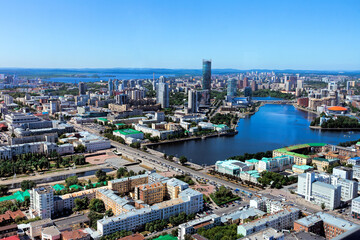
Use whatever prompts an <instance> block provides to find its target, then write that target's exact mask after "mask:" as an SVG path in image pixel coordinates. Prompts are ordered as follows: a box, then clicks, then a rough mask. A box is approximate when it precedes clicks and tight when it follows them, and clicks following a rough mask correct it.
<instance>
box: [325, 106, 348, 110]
mask: <svg viewBox="0 0 360 240" xmlns="http://www.w3.org/2000/svg"><path fill="white" fill-rule="evenodd" d="M328 110H330V111H347V108H344V107H340V106H333V107H329V108H328Z"/></svg>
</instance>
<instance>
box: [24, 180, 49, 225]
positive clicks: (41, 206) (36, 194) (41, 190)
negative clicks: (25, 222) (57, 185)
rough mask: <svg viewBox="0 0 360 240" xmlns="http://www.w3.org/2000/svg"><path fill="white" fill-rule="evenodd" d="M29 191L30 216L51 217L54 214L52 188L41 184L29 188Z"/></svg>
mask: <svg viewBox="0 0 360 240" xmlns="http://www.w3.org/2000/svg"><path fill="white" fill-rule="evenodd" d="M29 193H30V209H29V211H30V216H31V217H33V218H35V217H40V218H41V219H45V218H51V216H52V215H53V214H54V189H53V188H52V187H51V186H48V185H47V186H43V187H38V188H33V189H31V190H29Z"/></svg>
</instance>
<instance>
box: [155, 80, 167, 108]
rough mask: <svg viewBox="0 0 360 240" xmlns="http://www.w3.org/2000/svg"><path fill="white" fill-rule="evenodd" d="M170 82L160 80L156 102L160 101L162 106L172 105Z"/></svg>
mask: <svg viewBox="0 0 360 240" xmlns="http://www.w3.org/2000/svg"><path fill="white" fill-rule="evenodd" d="M169 101H170V90H169V84H168V83H165V82H159V84H158V88H157V94H156V103H160V104H161V107H162V108H168V107H169V105H170V102H169Z"/></svg>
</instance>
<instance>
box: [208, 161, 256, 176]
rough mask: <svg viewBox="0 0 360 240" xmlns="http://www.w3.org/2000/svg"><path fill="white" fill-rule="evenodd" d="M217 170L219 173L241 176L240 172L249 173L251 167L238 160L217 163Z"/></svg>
mask: <svg viewBox="0 0 360 240" xmlns="http://www.w3.org/2000/svg"><path fill="white" fill-rule="evenodd" d="M215 170H216V171H217V172H219V173H223V174H229V175H232V176H237V177H239V176H240V172H243V171H249V170H250V168H249V165H248V164H246V163H243V162H241V161H238V160H225V161H217V162H216V163H215Z"/></svg>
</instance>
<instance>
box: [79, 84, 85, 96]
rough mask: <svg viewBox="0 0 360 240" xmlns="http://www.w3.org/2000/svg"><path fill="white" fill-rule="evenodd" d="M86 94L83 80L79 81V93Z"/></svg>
mask: <svg viewBox="0 0 360 240" xmlns="http://www.w3.org/2000/svg"><path fill="white" fill-rule="evenodd" d="M85 94H86V85H85V83H84V82H79V95H85Z"/></svg>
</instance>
